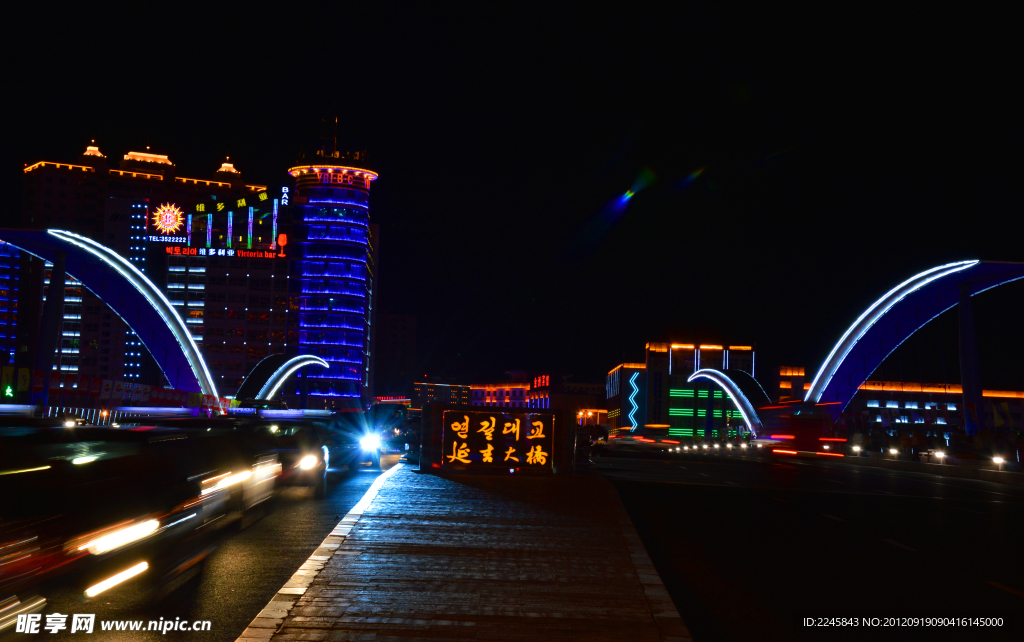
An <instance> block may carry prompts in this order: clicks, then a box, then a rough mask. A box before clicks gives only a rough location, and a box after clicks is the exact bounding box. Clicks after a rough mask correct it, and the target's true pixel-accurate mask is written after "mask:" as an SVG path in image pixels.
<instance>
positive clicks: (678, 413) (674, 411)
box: [668, 408, 693, 417]
mask: <svg viewBox="0 0 1024 642" xmlns="http://www.w3.org/2000/svg"><path fill="white" fill-rule="evenodd" d="M668 414H669V416H671V417H692V416H693V409H692V408H669V409H668Z"/></svg>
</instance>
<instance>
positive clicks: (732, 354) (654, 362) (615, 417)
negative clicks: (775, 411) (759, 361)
mask: <svg viewBox="0 0 1024 642" xmlns="http://www.w3.org/2000/svg"><path fill="white" fill-rule="evenodd" d="M645 352H646V359H645V362H644V363H623V364H620V365H618V366H616V367H615V368H613V369H612V370H611V371H609V372H608V377H607V379H606V384H605V387H606V395H607V406H608V423H609V426H610V431H611V433H612V434H616V433H617V432H618V431H620V430H631V429H634V428H644V429H645V430H647V431H654V433H656V434H664V435H668V436H671V437H705V436H707V437H712V436H717V437H726V436H735V435H737V434H738V427H739V426H740V425H741V424H742V422H743V418H742V416H741V415H740V413H739V410H738V409H737V408H736V407H735V405H734V404H733V403H732V401H731V400H730V399H728V398H727V396H726V395H725V394H724V393H723V392H722V390H721V389H719V388H718V387H717V386H715V385H714V384H711V383H710V382H707V381H706V380H703V379H701V380H698V381H696V382H693V383H689V382H687V379H688V378H689V377H690V375H692V374H693V373H694V372H696V371H697V370H701V369H714V370H725V371H730V370H732V371H740V372H744V373H746V374H748V375H750V376H751V377H753V375H754V365H755V352H754V348H753V346H745V345H718V344H684V343H648V344H647V346H646V350H645Z"/></svg>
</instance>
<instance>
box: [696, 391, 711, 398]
mask: <svg viewBox="0 0 1024 642" xmlns="http://www.w3.org/2000/svg"><path fill="white" fill-rule="evenodd" d="M697 396H698V397H699V398H701V399H707V398H708V391H707V390H698V391H697Z"/></svg>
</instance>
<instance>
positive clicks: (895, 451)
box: [889, 448, 900, 459]
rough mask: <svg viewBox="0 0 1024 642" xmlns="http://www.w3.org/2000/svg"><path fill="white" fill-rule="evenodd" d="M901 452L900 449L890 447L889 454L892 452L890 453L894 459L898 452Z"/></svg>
mask: <svg viewBox="0 0 1024 642" xmlns="http://www.w3.org/2000/svg"><path fill="white" fill-rule="evenodd" d="M899 452H900V451H898V450H896V449H895V448H890V449H889V454H890V455H892V458H893V459H897V454H898V453H899Z"/></svg>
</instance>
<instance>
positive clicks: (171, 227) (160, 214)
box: [153, 203, 185, 234]
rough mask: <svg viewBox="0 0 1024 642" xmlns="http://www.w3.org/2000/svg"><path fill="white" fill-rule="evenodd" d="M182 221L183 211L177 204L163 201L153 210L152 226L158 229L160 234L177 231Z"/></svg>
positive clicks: (183, 220)
mask: <svg viewBox="0 0 1024 642" xmlns="http://www.w3.org/2000/svg"><path fill="white" fill-rule="evenodd" d="M184 222H185V219H184V216H183V212H182V211H181V208H179V207H178V206H177V205H171V204H170V203H164V204H163V205H161V206H160V207H158V208H156V211H155V212H153V227H155V228H156V229H158V230H160V233H161V234H170V233H171V232H177V231H178V230H179V229H181V226H182V224H183V223H184Z"/></svg>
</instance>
